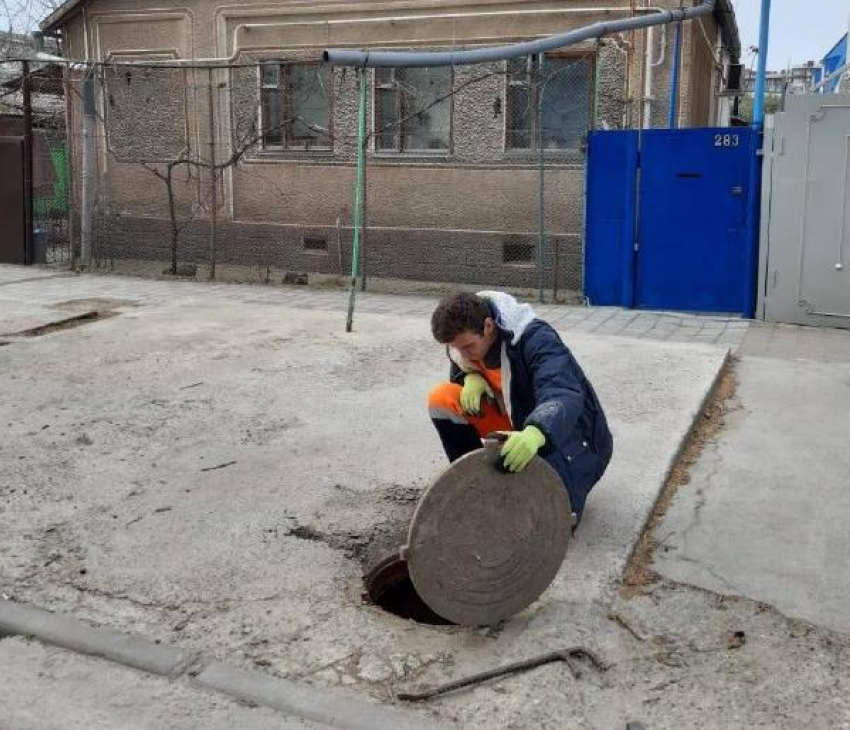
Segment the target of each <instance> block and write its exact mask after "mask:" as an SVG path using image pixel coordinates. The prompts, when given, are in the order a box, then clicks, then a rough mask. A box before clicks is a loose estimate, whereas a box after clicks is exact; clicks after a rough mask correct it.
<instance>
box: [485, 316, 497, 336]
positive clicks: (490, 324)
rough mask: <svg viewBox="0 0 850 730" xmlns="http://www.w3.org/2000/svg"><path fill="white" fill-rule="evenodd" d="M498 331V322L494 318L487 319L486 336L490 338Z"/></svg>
mask: <svg viewBox="0 0 850 730" xmlns="http://www.w3.org/2000/svg"><path fill="white" fill-rule="evenodd" d="M495 331H496V322H495V321H494V320H493V318H492V317H487V319H485V320H484V336H485V337H489V336H490V335H492V334H493V333H494V332H495Z"/></svg>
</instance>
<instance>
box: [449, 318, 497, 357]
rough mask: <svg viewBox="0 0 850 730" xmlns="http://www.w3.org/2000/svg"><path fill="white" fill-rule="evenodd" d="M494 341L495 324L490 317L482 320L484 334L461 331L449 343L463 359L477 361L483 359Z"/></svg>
mask: <svg viewBox="0 0 850 730" xmlns="http://www.w3.org/2000/svg"><path fill="white" fill-rule="evenodd" d="M495 341H496V325H495V323H494V322H493V318H492V317H487V319H486V320H485V321H484V334H483V335H479V334H477V333H475V332H470V331H466V332H461V333H460V334H459V335H458V336H457V337H455V338H454V339H453V340H452V341H451V342H450V343H449V345H451V346H452V347H454V348H455V349H456V350H457V351H458V352H459V353H460V354H461V355H462V356H463V357H464V358H465V359H467V360H472V361H473V362H478V361H481V360H483V359H484V356H485V355H486V354H487V351H488V350H489V349H490V347H491V346H492V345H493V343H494V342H495Z"/></svg>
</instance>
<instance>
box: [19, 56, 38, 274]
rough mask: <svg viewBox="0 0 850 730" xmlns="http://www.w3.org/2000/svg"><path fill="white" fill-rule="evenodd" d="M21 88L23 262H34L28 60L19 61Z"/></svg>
mask: <svg viewBox="0 0 850 730" xmlns="http://www.w3.org/2000/svg"><path fill="white" fill-rule="evenodd" d="M21 80H22V84H21V90H22V92H23V106H24V110H23V111H24V119H23V121H24V221H25V222H24V226H25V227H24V264H32V263H35V251H34V250H33V240H32V234H33V231H32V222H33V181H32V168H33V165H32V157H33V138H32V79H31V78H30V64H29V61H21Z"/></svg>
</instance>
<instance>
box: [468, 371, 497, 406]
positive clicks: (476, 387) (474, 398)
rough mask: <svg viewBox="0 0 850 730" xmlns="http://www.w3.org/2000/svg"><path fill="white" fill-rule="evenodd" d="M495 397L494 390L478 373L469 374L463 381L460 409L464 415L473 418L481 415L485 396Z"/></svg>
mask: <svg viewBox="0 0 850 730" xmlns="http://www.w3.org/2000/svg"><path fill="white" fill-rule="evenodd" d="M485 394H486V395H489V396H490V397H491V398H492V397H493V389H492V388H491V387H490V385H489V383H488V382H487V381H486V380H485V379H484V376H482V375H479V374H478V373H467V374H466V377H465V378H464V380H463V390H462V391H461V394H460V407H461V408H462V409H463V412H464V413H469V414H470V415H473V416H480V415H481V398H482V397H483V396H484V395H485Z"/></svg>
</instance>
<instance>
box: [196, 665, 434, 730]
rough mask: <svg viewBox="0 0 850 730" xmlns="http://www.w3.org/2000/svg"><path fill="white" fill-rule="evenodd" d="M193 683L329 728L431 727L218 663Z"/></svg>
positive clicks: (389, 710)
mask: <svg viewBox="0 0 850 730" xmlns="http://www.w3.org/2000/svg"><path fill="white" fill-rule="evenodd" d="M195 681H196V682H197V683H198V684H199V685H201V686H202V687H206V688H207V689H213V690H216V691H218V692H221V693H223V694H226V695H230V696H231V697H235V698H236V699H239V700H243V701H249V702H256V703H257V704H260V705H265V706H266V707H273V708H275V709H277V710H282V711H283V712H285V713H287V714H289V715H297V716H298V717H303V718H304V719H306V720H314V721H316V722H320V723H324V724H325V725H331V726H332V727H344V728H351V729H352V730H374V728H393V729H394V730H413V729H414V728H417V729H418V728H426V727H435V726H434V725H431V724H427V723H425V722H424V721H422V720H421V719H420V718H418V717H416V716H414V715H411V714H410V713H406V712H404V711H402V710H398V709H396V708H394V707H386V706H382V705H375V704H370V703H368V702H363V701H361V700H354V699H348V698H343V697H340V696H334V695H332V694H330V693H328V692H327V691H325V690H321V689H316V688H313V687H305V686H303V685H297V684H295V683H294V682H290V681H289V680H286V679H278V678H276V677H270V676H268V675H266V674H261V673H259V672H251V671H247V670H244V669H235V668H233V667H229V666H227V665H226V664H221V663H215V664H211V665H210V666H208V667H207V668H206V669H204V670H203V671H202V672H201V673H200V674H199V675H198V676H197V677H196V678H195Z"/></svg>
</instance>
